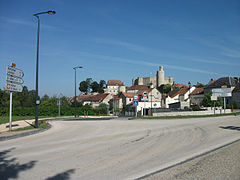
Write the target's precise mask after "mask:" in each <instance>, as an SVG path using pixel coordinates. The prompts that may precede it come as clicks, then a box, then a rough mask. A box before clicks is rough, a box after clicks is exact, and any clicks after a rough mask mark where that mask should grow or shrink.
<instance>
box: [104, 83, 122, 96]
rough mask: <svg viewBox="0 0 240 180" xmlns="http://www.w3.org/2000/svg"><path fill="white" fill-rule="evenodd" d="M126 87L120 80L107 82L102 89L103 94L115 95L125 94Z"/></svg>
mask: <svg viewBox="0 0 240 180" xmlns="http://www.w3.org/2000/svg"><path fill="white" fill-rule="evenodd" d="M125 91H126V86H125V85H124V84H123V82H122V81H120V80H108V82H107V87H106V89H104V92H105V93H110V94H112V95H117V94H118V93H119V92H125Z"/></svg>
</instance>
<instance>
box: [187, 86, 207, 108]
mask: <svg viewBox="0 0 240 180" xmlns="http://www.w3.org/2000/svg"><path fill="white" fill-rule="evenodd" d="M189 96H190V104H191V105H199V106H200V105H201V102H202V101H203V98H204V88H196V89H194V91H193V92H192V93H191V94H190V95H189Z"/></svg>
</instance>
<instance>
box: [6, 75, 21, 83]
mask: <svg viewBox="0 0 240 180" xmlns="http://www.w3.org/2000/svg"><path fill="white" fill-rule="evenodd" d="M6 80H7V81H10V82H13V83H19V84H23V80H22V78H18V77H14V76H9V75H7V79H6Z"/></svg>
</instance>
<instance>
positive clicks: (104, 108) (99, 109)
mask: <svg viewBox="0 0 240 180" xmlns="http://www.w3.org/2000/svg"><path fill="white" fill-rule="evenodd" d="M95 111H96V113H100V114H107V113H108V108H107V105H106V104H104V103H101V104H99V106H98V107H96V109H95Z"/></svg>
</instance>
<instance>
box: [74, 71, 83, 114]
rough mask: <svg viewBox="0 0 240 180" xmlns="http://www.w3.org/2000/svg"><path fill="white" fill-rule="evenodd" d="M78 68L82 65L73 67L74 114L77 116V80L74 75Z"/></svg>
mask: <svg viewBox="0 0 240 180" xmlns="http://www.w3.org/2000/svg"><path fill="white" fill-rule="evenodd" d="M80 68H83V67H82V66H77V67H74V68H73V69H74V70H75V96H74V116H75V117H77V100H76V96H77V95H76V94H77V92H76V91H77V90H76V89H77V87H76V86H77V85H76V84H77V82H76V76H77V69H80Z"/></svg>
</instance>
